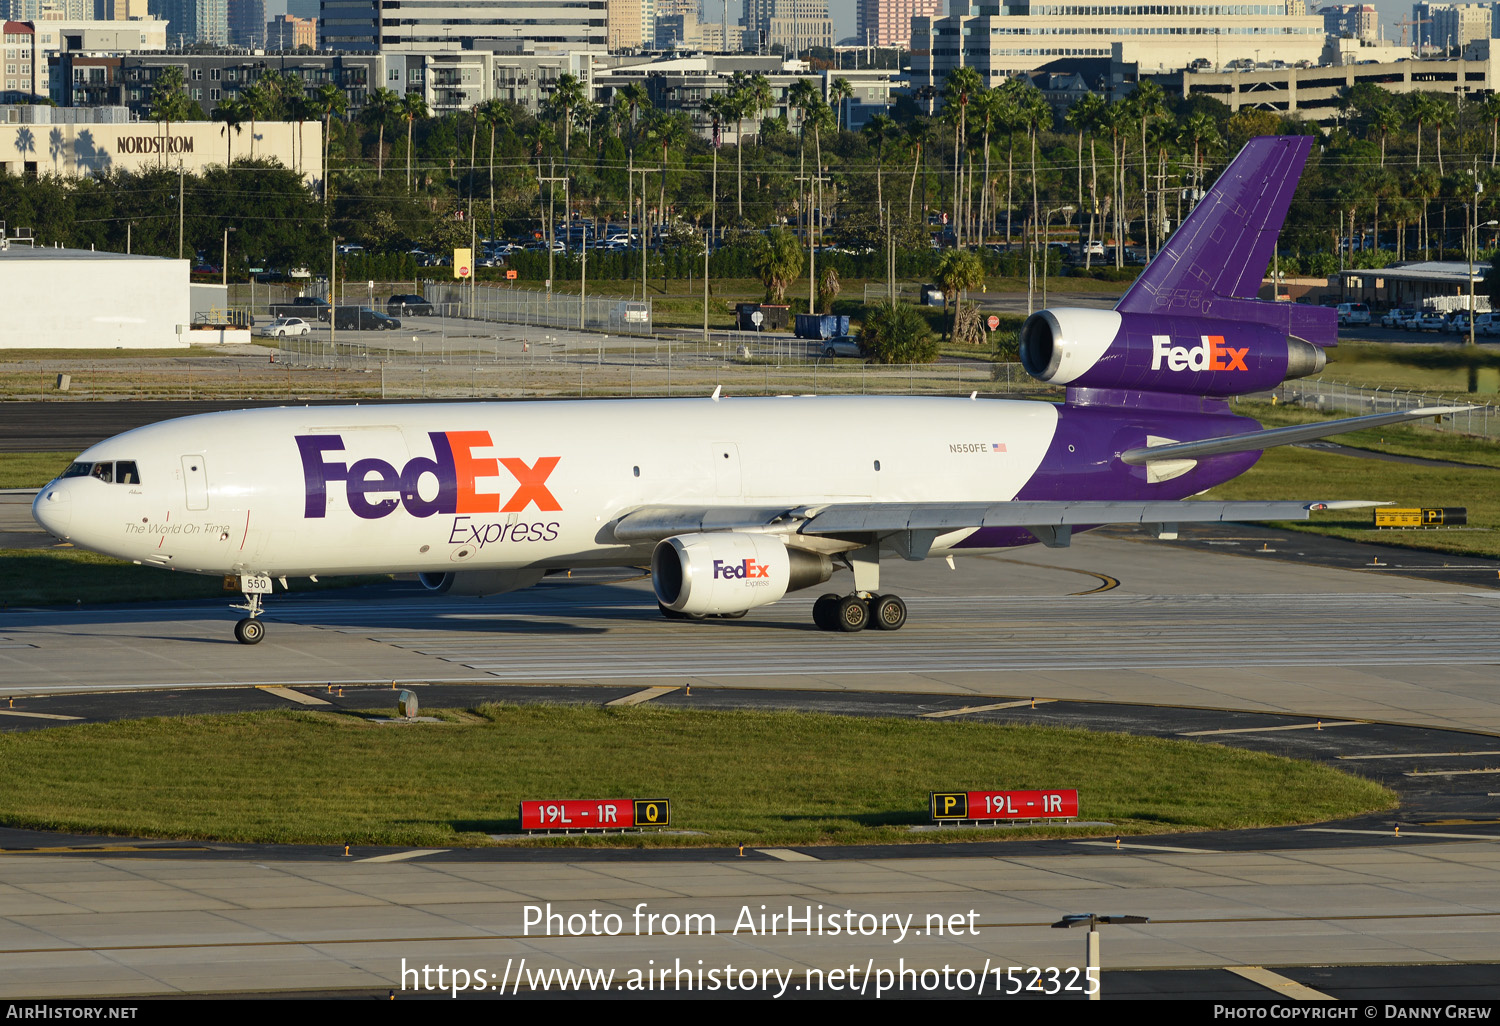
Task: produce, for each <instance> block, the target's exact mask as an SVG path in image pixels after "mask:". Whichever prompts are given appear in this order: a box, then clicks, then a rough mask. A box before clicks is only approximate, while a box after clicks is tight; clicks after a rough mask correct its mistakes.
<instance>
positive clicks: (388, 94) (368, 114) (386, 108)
mask: <svg viewBox="0 0 1500 1026" xmlns="http://www.w3.org/2000/svg"><path fill="white" fill-rule="evenodd" d="M362 113H363V115H364V118H365V120H366V121H368V122H370V123H371V124H373V125H375V126H376V128H377V129H378V130H379V135H378V137H377V138H376V141H375V177H376V178H377V179H380V178H383V177H384V176H385V126H386V125H389V124H390V123H391V122H393V121H395V120H396V118H397V116H398V115H399V114H400V113H401V94H400V93H398V92H396V91H395V90H392V89H384V88H381V89H376V90H375V91H374V92H372V93H370V96H369V99H367V100H366V101H365V107H364V111H363V112H362Z"/></svg>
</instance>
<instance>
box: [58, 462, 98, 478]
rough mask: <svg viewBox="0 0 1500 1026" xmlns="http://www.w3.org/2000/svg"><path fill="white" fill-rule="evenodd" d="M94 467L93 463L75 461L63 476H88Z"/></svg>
mask: <svg viewBox="0 0 1500 1026" xmlns="http://www.w3.org/2000/svg"><path fill="white" fill-rule="evenodd" d="M93 469H94V465H93V464H92V463H74V464H73V465H72V466H70V467H68V469H67V470H64V471H63V472H62V476H63V477H88V476H89V471H91V470H93Z"/></svg>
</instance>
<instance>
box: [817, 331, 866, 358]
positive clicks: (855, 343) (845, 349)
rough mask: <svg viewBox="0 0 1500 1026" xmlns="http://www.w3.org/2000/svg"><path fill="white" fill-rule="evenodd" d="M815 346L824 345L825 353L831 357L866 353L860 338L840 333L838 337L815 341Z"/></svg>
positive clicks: (823, 350) (823, 351)
mask: <svg viewBox="0 0 1500 1026" xmlns="http://www.w3.org/2000/svg"><path fill="white" fill-rule="evenodd" d="M813 346H814V348H816V347H818V346H822V353H823V355H824V356H829V357H832V356H860V357H863V356H864V355H865V347H864V346H863V345H862V344H861V343H860V341H859V339H857V338H854V337H853V336H852V335H839V336H838V337H836V338H829V339H824V340H823V341H821V342H814V343H813Z"/></svg>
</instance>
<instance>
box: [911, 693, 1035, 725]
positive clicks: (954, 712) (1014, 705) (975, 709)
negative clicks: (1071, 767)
mask: <svg viewBox="0 0 1500 1026" xmlns="http://www.w3.org/2000/svg"><path fill="white" fill-rule="evenodd" d="M1055 701H1057V699H1055V698H1036V699H1032V698H1023V699H1021V700H1020V701H1019V702H997V703H995V704H994V705H966V706H964V707H963V708H962V709H943V710H940V711H938V712H930V713H923V714H922V715H921V716H919V717H917V718H918V719H922V720H941V719H946V718H947V717H949V716H967V715H968V714H969V713H981V712H993V711H994V710H996V709H1019V708H1021V707H1022V706H1027V705H1045V704H1046V703H1048V702H1055Z"/></svg>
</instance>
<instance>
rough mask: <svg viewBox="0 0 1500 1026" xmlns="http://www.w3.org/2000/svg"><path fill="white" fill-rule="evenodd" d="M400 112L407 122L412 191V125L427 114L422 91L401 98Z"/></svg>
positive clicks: (408, 184) (408, 178) (408, 176)
mask: <svg viewBox="0 0 1500 1026" xmlns="http://www.w3.org/2000/svg"><path fill="white" fill-rule="evenodd" d="M400 113H401V120H402V121H405V122H406V191H407V192H411V127H412V123H413V122H415V121H416V120H417V119H418V118H425V117H426V116H427V101H426V100H425V99H423V98H422V94H421V93H407V94H406V95H405V96H403V97H402V98H401V110H400Z"/></svg>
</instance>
